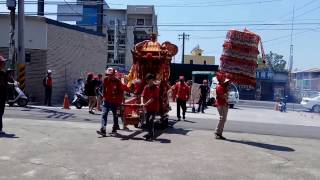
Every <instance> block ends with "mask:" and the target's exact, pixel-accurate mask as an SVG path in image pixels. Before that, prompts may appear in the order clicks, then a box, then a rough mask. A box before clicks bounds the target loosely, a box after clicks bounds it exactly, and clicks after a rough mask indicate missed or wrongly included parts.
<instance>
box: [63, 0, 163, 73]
mask: <svg viewBox="0 0 320 180" xmlns="http://www.w3.org/2000/svg"><path fill="white" fill-rule="evenodd" d="M83 3H84V4H83V7H81V8H80V10H79V11H81V14H82V17H81V18H80V20H79V17H78V16H79V15H76V14H75V15H74V16H73V17H72V18H70V17H67V18H66V17H64V16H63V15H58V17H60V18H58V19H61V20H68V19H69V20H78V21H76V24H77V25H78V26H80V27H83V28H86V29H91V30H95V29H97V28H96V27H97V16H96V15H94V14H95V13H96V12H97V6H96V5H90V3H92V1H90V0H85V1H83ZM93 3H96V2H93ZM61 7H62V6H61ZM73 7H74V9H76V8H77V6H76V5H73ZM103 8H104V9H103V14H104V18H103V32H104V33H105V34H106V35H107V46H106V48H105V49H106V53H107V59H106V63H107V66H114V67H117V68H118V69H120V70H123V71H128V70H129V68H130V67H131V65H132V55H131V49H132V48H133V46H134V45H135V44H136V43H139V42H142V41H144V40H147V39H149V38H150V35H151V33H157V32H158V29H157V16H156V14H155V8H154V6H153V5H128V6H127V8H126V9H113V8H110V7H109V6H108V5H107V4H106V3H105V5H104V7H103ZM61 9H62V8H61ZM61 12H63V13H66V12H69V13H71V14H72V13H74V12H73V11H72V9H70V8H69V9H65V10H64V11H61Z"/></svg>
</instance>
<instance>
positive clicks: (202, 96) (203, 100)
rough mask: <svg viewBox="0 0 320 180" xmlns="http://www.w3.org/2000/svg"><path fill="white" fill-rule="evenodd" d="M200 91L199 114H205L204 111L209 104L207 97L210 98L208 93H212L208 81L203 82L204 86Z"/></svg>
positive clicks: (201, 86)
mask: <svg viewBox="0 0 320 180" xmlns="http://www.w3.org/2000/svg"><path fill="white" fill-rule="evenodd" d="M199 90H200V97H199V102H198V104H199V106H198V112H200V110H201V112H202V113H204V109H205V107H206V103H207V97H208V93H209V91H210V88H209V86H208V81H207V80H206V79H205V80H203V81H202V84H201V85H200V87H199Z"/></svg>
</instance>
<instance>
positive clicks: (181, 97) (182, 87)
mask: <svg viewBox="0 0 320 180" xmlns="http://www.w3.org/2000/svg"><path fill="white" fill-rule="evenodd" d="M174 89H175V91H176V98H177V117H178V121H180V120H181V115H180V108H181V109H182V118H183V120H185V119H186V111H187V100H188V99H189V95H190V88H189V86H188V85H187V84H186V83H185V81H184V77H183V76H180V77H179V82H177V83H176V84H175V87H174Z"/></svg>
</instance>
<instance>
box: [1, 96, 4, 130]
mask: <svg viewBox="0 0 320 180" xmlns="http://www.w3.org/2000/svg"><path fill="white" fill-rule="evenodd" d="M4 107H5V101H4V100H0V131H2V128H3V124H2V116H3V114H4Z"/></svg>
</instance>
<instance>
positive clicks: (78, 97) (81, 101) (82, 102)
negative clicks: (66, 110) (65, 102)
mask: <svg viewBox="0 0 320 180" xmlns="http://www.w3.org/2000/svg"><path fill="white" fill-rule="evenodd" d="M72 104H73V105H74V106H75V107H76V108H77V109H81V108H82V107H83V106H88V105H89V99H88V96H86V95H84V94H83V93H79V92H78V93H76V94H75V96H74V99H73V101H72Z"/></svg>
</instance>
